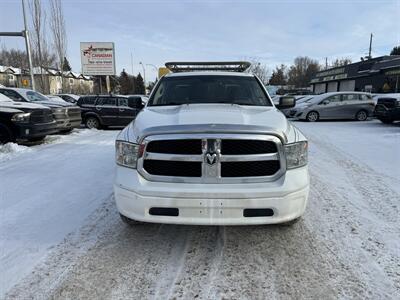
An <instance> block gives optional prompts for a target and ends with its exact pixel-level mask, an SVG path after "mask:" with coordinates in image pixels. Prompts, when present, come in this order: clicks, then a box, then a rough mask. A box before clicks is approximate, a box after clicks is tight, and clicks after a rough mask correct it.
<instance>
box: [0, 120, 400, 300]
mask: <svg viewBox="0 0 400 300" xmlns="http://www.w3.org/2000/svg"><path fill="white" fill-rule="evenodd" d="M295 125H296V126H298V127H299V128H300V129H301V130H302V131H303V132H304V133H305V134H306V135H307V136H308V137H309V139H310V156H309V158H310V174H311V182H312V187H311V192H310V201H309V206H308V208H307V211H306V214H305V216H304V218H303V220H302V221H301V222H299V223H297V224H296V225H294V226H293V227H283V226H240V227H216V226H204V227H202V226H175V225H159V224H148V225H143V226H137V227H133V228H129V227H127V226H125V224H123V223H122V222H121V221H120V220H119V216H118V214H117V212H116V209H115V206H114V203H113V199H112V196H111V193H112V190H111V185H112V175H113V168H114V154H113V144H114V138H115V136H116V133H117V132H116V131H89V130H81V131H79V132H77V133H74V134H73V135H71V136H63V137H56V138H52V139H51V140H48V141H47V142H48V144H45V145H40V146H33V147H29V148H28V149H25V148H21V149H19V146H17V147H15V145H6V146H3V148H0V178H1V180H0V205H1V206H0V209H1V219H0V237H1V244H0V249H1V257H0V269H1V272H0V284H1V285H0V287H1V293H0V298H1V297H2V296H4V295H7V296H5V297H6V298H10V299H14V298H18V299H19V298H40V299H42V298H44V299H46V298H62V299H64V298H68V299H78V298H79V299H99V298H101V299H125V298H131V299H132V298H133V299H149V298H150V299H173V298H184V299H193V298H199V299H205V298H208V299H221V298H227V299H231V298H234V299H238V298H240V299H261V298H263V299H265V298H270V299H311V298H312V299H337V298H341V299H349V298H356V299H399V298H400V251H399V249H400V217H399V216H400V173H399V172H400V171H399V170H400V156H399V155H398V154H399V153H400V135H399V134H400V126H399V125H396V124H395V125H390V126H388V125H383V124H381V123H380V122H377V121H368V122H318V123H305V122H295ZM4 147H6V148H4ZM13 148H15V149H13ZM6 152H7V153H6Z"/></svg>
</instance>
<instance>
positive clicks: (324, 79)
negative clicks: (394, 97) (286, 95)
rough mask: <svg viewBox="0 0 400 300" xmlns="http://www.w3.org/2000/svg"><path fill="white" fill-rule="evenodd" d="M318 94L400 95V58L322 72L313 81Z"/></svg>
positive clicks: (390, 57) (399, 56)
mask: <svg viewBox="0 0 400 300" xmlns="http://www.w3.org/2000/svg"><path fill="white" fill-rule="evenodd" d="M310 84H311V87H312V91H313V92H314V93H315V94H322V93H327V92H338V91H360V92H362V91H364V92H371V93H399V92H400V55H391V56H380V57H376V58H372V59H368V60H364V61H360V62H356V63H353V64H349V65H346V66H342V67H336V68H331V69H327V70H324V71H321V72H318V73H317V74H316V76H315V77H314V78H313V79H312V80H311V83H310Z"/></svg>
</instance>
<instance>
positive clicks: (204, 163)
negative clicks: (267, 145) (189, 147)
mask: <svg viewBox="0 0 400 300" xmlns="http://www.w3.org/2000/svg"><path fill="white" fill-rule="evenodd" d="M186 139H187V140H193V139H197V140H199V141H201V153H202V154H170V153H155V152H147V145H149V143H151V142H152V141H163V140H186ZM224 140H239V141H243V142H246V140H248V141H251V140H258V141H260V140H262V141H269V142H273V143H275V145H276V149H277V152H275V153H261V154H240V155H238V154H232V155H223V154H221V141H224ZM143 142H144V144H145V150H144V154H143V156H142V157H141V158H139V159H138V167H137V168H138V172H139V173H140V174H141V175H142V176H143V177H144V178H146V179H147V180H150V181H161V182H180V183H251V182H266V181H273V180H276V179H278V178H279V177H280V176H282V175H283V174H284V173H285V170H286V159H285V156H284V152H283V146H282V143H281V140H280V139H279V138H278V137H276V136H272V135H260V134H256V135H251V134H229V135H227V134H197V133H194V134H165V135H161V134H160V135H153V136H148V137H146V138H145V139H144V140H143ZM145 160H149V161H150V160H151V161H153V162H154V161H161V162H160V163H162V161H168V162H170V163H172V164H171V165H172V166H174V164H173V162H174V161H176V162H177V163H178V162H180V164H182V163H184V162H187V163H192V164H193V163H198V164H199V165H198V166H199V167H200V165H201V176H198V177H193V176H192V177H186V176H179V177H177V176H160V175H153V174H150V173H148V172H147V171H146V169H145V168H144V166H143V165H144V161H145ZM257 161H259V162H260V164H258V165H254V163H257ZM268 161H271V163H272V162H273V161H278V162H279V164H278V165H277V164H276V163H273V164H272V165H274V166H277V168H279V169H277V170H276V172H275V173H274V174H272V175H266V176H258V175H253V176H248V177H236V176H240V170H241V169H240V167H239V169H233V170H235V171H234V173H233V174H231V175H229V176H225V175H224V176H225V177H221V166H222V164H229V163H240V162H242V163H244V164H240V165H238V166H241V167H243V165H244V167H246V164H245V163H246V162H249V165H251V164H253V165H254V166H255V167H256V168H258V171H259V170H260V166H261V165H263V164H264V165H265V164H267V162H268ZM153 166H154V163H153ZM192 166H193V165H192ZM232 166H234V165H232ZM235 166H236V165H235ZM266 166H267V165H266ZM177 167H178V165H177ZM180 168H182V165H180ZM183 168H185V167H184V166H183ZM267 169H268V167H267ZM267 169H264V170H267ZM269 169H270V168H269ZM181 170H182V169H181ZM183 170H184V169H183ZM250 170H252V169H250ZM270 170H271V169H270ZM274 170H275V168H273V169H272V170H271V172H270V173H272V172H274ZM238 171H239V175H237V173H238ZM246 171H249V169H247V170H246ZM268 172H269V171H268ZM268 172H267V171H266V172H265V174H268ZM171 173H173V172H171ZM245 173H246V174H248V172H245ZM250 173H251V172H250Z"/></svg>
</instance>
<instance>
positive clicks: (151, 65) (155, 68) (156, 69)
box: [146, 64, 158, 79]
mask: <svg viewBox="0 0 400 300" xmlns="http://www.w3.org/2000/svg"><path fill="white" fill-rule="evenodd" d="M146 66H150V67H153V68H154V70H155V71H156V79H158V74H157V71H158V68H157V67H156V66H155V65H153V64H146Z"/></svg>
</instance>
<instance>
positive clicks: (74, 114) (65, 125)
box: [0, 88, 82, 132]
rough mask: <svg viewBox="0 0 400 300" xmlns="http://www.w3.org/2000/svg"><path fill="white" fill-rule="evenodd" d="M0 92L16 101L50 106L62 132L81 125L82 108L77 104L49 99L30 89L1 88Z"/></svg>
mask: <svg viewBox="0 0 400 300" xmlns="http://www.w3.org/2000/svg"><path fill="white" fill-rule="evenodd" d="M0 93H1V94H3V95H5V96H7V97H9V98H11V99H12V100H14V101H18V102H29V103H36V104H42V105H44V106H47V107H50V108H51V110H52V112H53V117H54V119H55V120H56V122H57V127H58V130H59V131H61V132H69V131H71V130H72V129H74V128H79V127H80V126H81V123H82V119H81V110H80V108H79V107H78V106H76V105H73V104H71V103H68V102H65V101H61V100H60V101H57V100H52V99H49V98H48V97H46V96H45V95H42V94H41V93H38V92H36V91H33V90H29V89H21V88H0Z"/></svg>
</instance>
